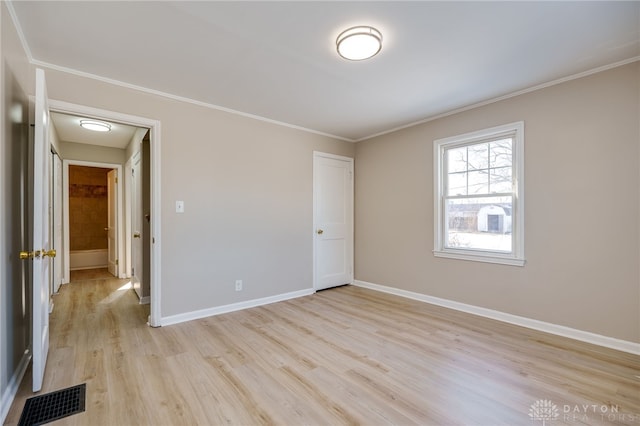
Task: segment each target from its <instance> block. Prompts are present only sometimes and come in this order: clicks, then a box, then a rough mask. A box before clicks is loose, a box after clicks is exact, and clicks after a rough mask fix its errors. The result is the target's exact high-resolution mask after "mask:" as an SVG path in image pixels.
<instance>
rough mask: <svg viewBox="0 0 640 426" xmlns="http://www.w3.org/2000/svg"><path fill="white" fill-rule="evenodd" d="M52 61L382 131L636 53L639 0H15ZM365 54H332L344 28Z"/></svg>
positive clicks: (215, 101) (181, 92) (284, 118)
mask: <svg viewBox="0 0 640 426" xmlns="http://www.w3.org/2000/svg"><path fill="white" fill-rule="evenodd" d="M12 7H13V8H14V10H15V14H16V16H17V18H18V21H19V25H20V27H21V30H22V32H23V34H24V38H25V40H26V43H27V45H28V49H29V50H30V55H31V56H32V59H33V60H34V62H35V63H36V64H51V65H55V66H57V67H64V68H69V69H73V70H77V71H81V72H83V73H90V74H94V75H96V76H100V77H103V78H108V79H113V80H117V81H121V82H125V83H127V84H130V85H136V86H140V87H144V88H147V89H151V90H154V91H161V92H165V93H169V94H172V95H176V96H180V97H186V98H190V99H194V100H197V101H200V102H204V103H208V104H212V105H215V106H217V107H221V108H223V109H231V110H234V111H238V112H242V113H245V114H251V115H255V116H259V117H262V118H266V119H269V120H275V121H278V122H282V123H287V124H290V125H294V126H299V127H303V128H306V129H310V130H313V131H316V132H320V133H325V134H330V135H335V136H338V137H340V138H343V139H348V140H360V139H364V138H367V137H369V136H371V135H375V134H378V133H381V132H385V131H389V130H391V129H394V128H398V127H401V126H405V125H407V124H410V123H413V122H416V121H420V120H424V119H427V118H429V117H434V116H437V115H440V114H443V113H446V112H449V111H453V110H456V109H459V108H463V107H466V106H469V105H473V104H476V103H479V102H484V101H487V100H490V99H494V98H496V97H501V96H504V95H508V94H510V93H514V92H517V91H521V90H524V89H528V88H531V87H534V86H537V85H541V84H544V83H547V82H550V81H554V80H557V79H562V78H565V77H568V76H571V75H574V74H577V73H582V72H585V71H589V70H593V69H595V68H598V67H603V66H607V65H610V64H614V63H618V62H621V61H629V60H632V59H633V58H636V59H637V58H639V57H640V2H638V1H632V2H612V1H605V2H420V1H413V2H398V1H395V2H367V1H357V2H336V1H334V2H315V1H299V2H270V1H258V2H245V1H241V2H211V1H209V2H207V1H198V2H185V1H178V2H171V1H143V2H115V1H106V2H102V1H81V2H73V1H71V2H57V1H43V2H40V1H24V2H22V1H21V2H15V1H14V2H12ZM360 24H366V25H372V26H374V27H376V28H378V29H379V30H380V31H381V32H382V34H383V38H384V40H383V48H382V51H381V52H380V54H379V55H378V56H376V57H374V58H373V59H370V60H368V61H362V62H350V61H346V60H344V59H342V58H340V57H339V56H338V55H337V53H336V49H335V39H336V37H337V35H338V34H339V33H340V32H341V31H342V30H344V29H346V28H348V27H350V26H354V25H360Z"/></svg>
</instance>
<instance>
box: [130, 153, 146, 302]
mask: <svg viewBox="0 0 640 426" xmlns="http://www.w3.org/2000/svg"><path fill="white" fill-rule="evenodd" d="M131 175H132V176H131V177H132V179H131V232H132V238H131V281H132V283H133V288H134V289H135V291H136V293H137V294H138V297H139V298H142V297H143V294H142V293H143V292H142V283H143V279H144V277H143V272H144V270H143V266H142V265H143V263H142V232H143V229H142V225H143V223H142V158H141V155H140V152H138V153H136V154H135V155H134V157H133V161H132V165H131Z"/></svg>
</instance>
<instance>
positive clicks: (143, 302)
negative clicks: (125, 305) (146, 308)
mask: <svg viewBox="0 0 640 426" xmlns="http://www.w3.org/2000/svg"><path fill="white" fill-rule="evenodd" d="M149 303H151V297H150V296H144V297H141V298H140V300H139V301H138V304H140V305H148V304H149Z"/></svg>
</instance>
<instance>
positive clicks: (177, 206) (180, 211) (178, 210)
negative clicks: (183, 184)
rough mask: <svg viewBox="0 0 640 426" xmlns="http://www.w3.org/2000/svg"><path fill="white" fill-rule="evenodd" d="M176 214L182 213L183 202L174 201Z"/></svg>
mask: <svg viewBox="0 0 640 426" xmlns="http://www.w3.org/2000/svg"><path fill="white" fill-rule="evenodd" d="M176 213H184V201H176Z"/></svg>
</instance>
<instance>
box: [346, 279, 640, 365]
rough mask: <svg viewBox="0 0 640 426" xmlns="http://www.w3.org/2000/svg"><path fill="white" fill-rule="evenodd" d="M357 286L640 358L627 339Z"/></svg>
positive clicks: (412, 294)
mask: <svg viewBox="0 0 640 426" xmlns="http://www.w3.org/2000/svg"><path fill="white" fill-rule="evenodd" d="M353 285H355V286H358V287H364V288H368V289H371V290H376V291H380V292H383V293H389V294H394V295H396V296H401V297H406V298H408V299H413V300H418V301H420V302H426V303H430V304H432V305H438V306H442V307H445V308H450V309H454V310H456V311H462V312H467V313H469V314H473V315H478V316H481V317H486V318H491V319H494V320H498V321H502V322H506V323H509V324H514V325H519V326H522V327H526V328H531V329H533V330H538V331H543V332H545V333H550V334H555V335H558V336H562V337H568V338H570V339H575V340H580V341H582V342H587V343H592V344H594V345H599V346H604V347H606V348H611V349H616V350H619V351H623V352H628V353H632V354H635V355H640V343H634V342H629V341H627V340H621V339H616V338H614V337H607V336H603V335H600V334H596V333H591V332H588V331H583V330H577V329H575V328H570V327H565V326H563V325H558V324H552V323H549V322H544V321H539V320H535V319H531V318H526V317H521V316H518V315H512V314H507V313H505V312H500V311H495V310H493V309H487V308H482V307H479V306H474V305H467V304H466V303H460V302H456V301H453V300H448V299H441V298H439V297H433V296H427V295H426V294H421V293H415V292H412V291H407V290H401V289H398V288H393V287H387V286H383V285H379V284H373V283H369V282H366V281H360V280H355V281H354V282H353Z"/></svg>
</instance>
